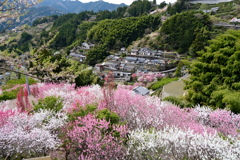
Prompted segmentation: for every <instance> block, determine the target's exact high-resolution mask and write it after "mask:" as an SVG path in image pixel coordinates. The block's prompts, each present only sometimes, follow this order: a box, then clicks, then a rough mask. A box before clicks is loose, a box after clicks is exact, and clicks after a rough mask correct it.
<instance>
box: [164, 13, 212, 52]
mask: <svg viewBox="0 0 240 160" xmlns="http://www.w3.org/2000/svg"><path fill="white" fill-rule="evenodd" d="M209 30H211V21H210V18H209V16H208V15H206V14H204V13H203V12H197V11H188V12H183V13H179V14H176V15H174V16H172V17H171V18H169V19H167V20H166V21H165V23H163V25H162V27H161V30H160V36H159V40H160V42H161V43H162V46H163V47H164V46H168V45H170V46H171V48H173V49H176V50H178V52H179V53H184V52H187V51H188V50H189V47H190V46H191V45H192V44H193V43H194V44H193V46H192V49H195V51H192V52H196V51H197V50H201V47H203V46H204V45H205V44H206V41H207V40H208V38H210V37H209V36H206V34H207V31H209ZM199 31H201V32H202V33H203V35H201V34H199Z"/></svg>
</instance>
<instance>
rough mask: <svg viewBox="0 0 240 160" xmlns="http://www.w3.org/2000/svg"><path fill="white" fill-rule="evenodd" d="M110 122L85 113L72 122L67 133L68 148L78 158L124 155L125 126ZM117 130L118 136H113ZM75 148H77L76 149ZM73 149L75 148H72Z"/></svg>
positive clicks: (109, 157) (108, 157)
mask: <svg viewBox="0 0 240 160" xmlns="http://www.w3.org/2000/svg"><path fill="white" fill-rule="evenodd" d="M110 127H111V125H110V122H108V121H106V120H104V119H103V120H101V119H97V118H95V117H94V116H93V115H90V114H89V115H87V116H85V117H83V118H80V117H79V118H78V120H76V121H75V122H74V125H73V129H71V130H70V131H69V132H68V133H67V135H68V136H69V138H70V139H71V143H70V144H69V146H68V148H69V149H72V150H73V151H74V152H75V153H76V154H77V155H79V157H78V159H82V160H84V159H99V160H100V159H112V158H113V157H114V158H115V159H117V158H121V157H123V156H124V147H123V143H124V140H126V132H127V129H126V126H120V125H119V126H116V125H114V126H113V128H112V129H110ZM114 132H118V133H119V134H120V135H119V136H118V137H116V136H114ZM76 148H77V149H76ZM74 149H75V150H74Z"/></svg>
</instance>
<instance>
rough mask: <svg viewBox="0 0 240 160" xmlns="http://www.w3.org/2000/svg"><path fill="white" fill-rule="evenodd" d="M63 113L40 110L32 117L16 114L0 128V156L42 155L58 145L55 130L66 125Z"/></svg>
mask: <svg viewBox="0 0 240 160" xmlns="http://www.w3.org/2000/svg"><path fill="white" fill-rule="evenodd" d="M66 119H67V116H66V114H65V113H53V112H51V111H47V110H41V111H40V112H39V113H35V114H34V115H27V114H26V113H18V114H16V115H14V116H12V117H9V119H8V120H7V121H6V123H5V124H4V125H3V126H1V127H0V137H1V138H0V155H1V156H3V157H11V158H13V157H14V156H16V157H17V156H19V155H21V154H23V155H28V156H31V154H33V155H43V154H44V153H47V152H48V151H49V150H51V149H54V148H55V147H57V146H58V145H60V144H61V143H60V140H59V139H58V138H57V129H59V128H60V127H62V126H63V125H64V124H65V123H66ZM1 156H0V157H1Z"/></svg>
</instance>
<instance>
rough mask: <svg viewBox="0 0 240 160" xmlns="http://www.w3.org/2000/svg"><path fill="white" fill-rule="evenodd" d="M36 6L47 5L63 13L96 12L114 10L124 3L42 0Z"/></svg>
mask: <svg viewBox="0 0 240 160" xmlns="http://www.w3.org/2000/svg"><path fill="white" fill-rule="evenodd" d="M38 6H48V7H52V8H53V9H57V10H59V11H61V12H63V13H80V12H82V11H94V12H98V11H100V10H109V11H113V10H116V9H117V8H118V7H123V6H126V5H125V4H123V3H122V4H119V5H118V4H111V3H108V2H104V1H96V2H89V3H82V2H80V1H78V0H76V1H70V0H65V1H64V0H44V1H43V2H42V3H40V4H38V5H37V7H38Z"/></svg>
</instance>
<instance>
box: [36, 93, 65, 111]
mask: <svg viewBox="0 0 240 160" xmlns="http://www.w3.org/2000/svg"><path fill="white" fill-rule="evenodd" d="M33 106H34V107H33V111H34V112H37V111H39V110H40V109H46V110H52V111H54V112H58V111H60V110H61V109H62V108H63V99H62V98H60V97H54V96H49V97H45V98H40V99H39V100H38V103H33Z"/></svg>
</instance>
